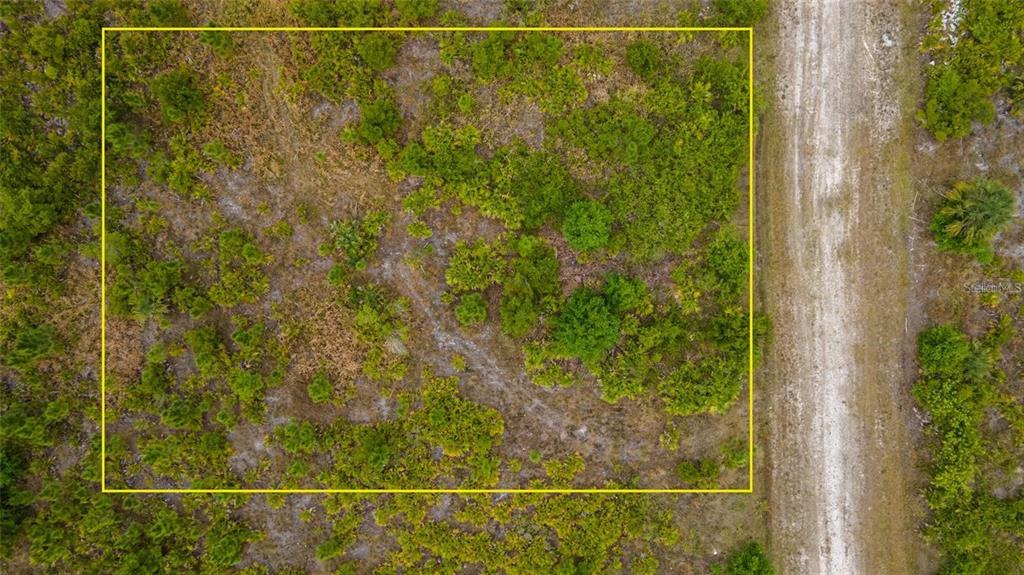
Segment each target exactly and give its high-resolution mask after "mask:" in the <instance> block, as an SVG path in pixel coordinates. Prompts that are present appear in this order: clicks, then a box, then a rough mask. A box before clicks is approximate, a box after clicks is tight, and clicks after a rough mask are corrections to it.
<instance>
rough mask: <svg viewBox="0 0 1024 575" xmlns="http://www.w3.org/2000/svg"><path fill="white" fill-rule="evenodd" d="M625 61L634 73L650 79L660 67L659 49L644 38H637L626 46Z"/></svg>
mask: <svg viewBox="0 0 1024 575" xmlns="http://www.w3.org/2000/svg"><path fill="white" fill-rule="evenodd" d="M626 63H627V64H629V68H630V69H631V70H633V73H634V74H636V75H637V76H640V77H641V78H643V79H644V80H650V79H652V78H653V77H654V76H655V75H656V74H657V73H658V71H659V70H660V68H661V50H659V49H658V47H657V46H655V45H654V44H652V43H650V42H648V41H646V40H637V41H636V42H633V43H632V44H630V45H629V46H626Z"/></svg>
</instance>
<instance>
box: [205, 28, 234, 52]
mask: <svg viewBox="0 0 1024 575" xmlns="http://www.w3.org/2000/svg"><path fill="white" fill-rule="evenodd" d="M211 26H212V27H216V25H215V24H211ZM199 41H200V42H202V43H203V44H206V45H207V46H209V47H210V49H211V50H213V53H214V54H216V55H218V56H220V57H221V58H224V57H227V56H230V55H231V53H232V52H234V49H235V42H234V40H233V39H232V38H231V32H222V31H219V30H203V31H202V32H200V33H199Z"/></svg>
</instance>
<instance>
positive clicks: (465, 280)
mask: <svg viewBox="0 0 1024 575" xmlns="http://www.w3.org/2000/svg"><path fill="white" fill-rule="evenodd" d="M504 271H505V260H504V258H503V257H502V253H501V251H500V250H499V249H498V247H497V244H489V243H487V242H485V241H483V240H475V241H472V242H466V241H463V240H459V241H458V242H457V243H456V244H455V251H454V252H453V253H452V256H451V259H450V260H449V261H448V268H447V269H446V270H445V272H444V279H445V281H446V282H447V283H448V287H450V288H452V290H453V291H455V292H457V293H458V292H468V291H481V290H484V289H487V288H488V287H489V286H490V285H491V284H494V283H497V282H499V281H501V277H502V275H503V273H504Z"/></svg>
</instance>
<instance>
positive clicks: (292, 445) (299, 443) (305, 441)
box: [274, 421, 317, 454]
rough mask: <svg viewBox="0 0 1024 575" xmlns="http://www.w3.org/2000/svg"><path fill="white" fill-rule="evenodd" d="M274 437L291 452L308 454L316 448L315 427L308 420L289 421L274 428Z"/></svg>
mask: <svg viewBox="0 0 1024 575" xmlns="http://www.w3.org/2000/svg"><path fill="white" fill-rule="evenodd" d="M274 438H275V439H276V440H277V442H278V443H279V444H280V445H281V448H282V449H284V450H285V451H287V452H288V453H291V454H297V453H306V454H310V453H313V452H315V451H316V449H317V439H316V428H315V427H313V424H312V423H310V422H308V421H289V422H288V423H286V424H284V425H280V426H278V427H276V428H274Z"/></svg>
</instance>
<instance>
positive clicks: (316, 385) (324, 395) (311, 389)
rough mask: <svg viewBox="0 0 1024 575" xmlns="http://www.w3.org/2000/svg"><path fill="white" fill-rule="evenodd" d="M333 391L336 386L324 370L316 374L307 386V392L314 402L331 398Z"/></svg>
mask: <svg viewBox="0 0 1024 575" xmlns="http://www.w3.org/2000/svg"><path fill="white" fill-rule="evenodd" d="M333 392H334V386H333V385H331V382H330V380H328V379H327V376H326V375H324V373H323V372H318V373H317V374H316V375H314V376H313V379H312V380H311V381H310V382H309V385H307V386H306V393H308V394H309V400H310V401H312V402H313V403H324V402H326V401H327V400H329V399H330V398H331V394H332V393H333Z"/></svg>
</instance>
